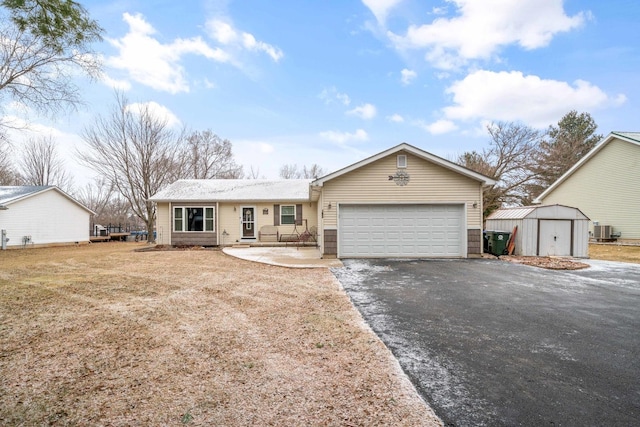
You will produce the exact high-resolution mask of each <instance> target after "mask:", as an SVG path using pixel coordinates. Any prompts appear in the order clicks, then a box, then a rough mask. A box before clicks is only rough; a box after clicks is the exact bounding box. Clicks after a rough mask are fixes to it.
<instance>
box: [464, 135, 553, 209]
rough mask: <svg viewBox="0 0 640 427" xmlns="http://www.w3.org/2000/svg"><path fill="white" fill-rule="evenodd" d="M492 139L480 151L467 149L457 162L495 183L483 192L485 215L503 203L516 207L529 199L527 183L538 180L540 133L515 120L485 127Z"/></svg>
mask: <svg viewBox="0 0 640 427" xmlns="http://www.w3.org/2000/svg"><path fill="white" fill-rule="evenodd" d="M487 130H488V132H489V135H490V136H491V141H490V145H489V148H487V149H484V150H482V152H480V153H478V152H475V151H473V152H467V153H464V154H462V155H461V156H459V158H458V159H457V163H459V164H461V165H463V166H465V167H467V168H469V169H471V170H474V171H476V172H478V173H481V174H483V175H486V176H489V177H492V178H494V179H496V180H497V181H498V183H497V184H496V185H495V186H493V187H492V188H490V189H488V190H485V192H484V200H483V204H484V212H483V214H484V215H485V217H486V216H487V215H489V214H491V212H493V211H494V210H496V209H499V208H500V207H502V206H503V205H509V206H519V205H523V204H529V203H530V202H531V200H532V197H533V196H532V194H531V193H530V191H529V190H530V186H531V185H532V184H534V183H535V182H536V180H537V175H536V173H535V172H534V171H533V169H534V166H535V159H536V157H537V152H538V144H539V140H540V132H539V131H537V130H535V129H532V128H530V127H527V126H524V125H521V124H517V123H504V122H498V123H492V124H490V125H488V126H487Z"/></svg>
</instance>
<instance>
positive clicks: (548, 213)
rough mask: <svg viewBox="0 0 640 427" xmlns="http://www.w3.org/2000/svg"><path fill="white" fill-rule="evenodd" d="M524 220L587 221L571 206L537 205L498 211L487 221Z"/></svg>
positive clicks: (584, 216) (578, 210)
mask: <svg viewBox="0 0 640 427" xmlns="http://www.w3.org/2000/svg"><path fill="white" fill-rule="evenodd" d="M526 218H554V219H584V220H588V219H589V217H587V216H586V215H585V214H584V213H582V211H581V210H580V209H578V208H574V207H571V206H564V205H539V206H518V207H513V208H502V209H498V210H496V211H494V212H493V213H492V214H491V215H489V216H488V217H487V220H491V219H526Z"/></svg>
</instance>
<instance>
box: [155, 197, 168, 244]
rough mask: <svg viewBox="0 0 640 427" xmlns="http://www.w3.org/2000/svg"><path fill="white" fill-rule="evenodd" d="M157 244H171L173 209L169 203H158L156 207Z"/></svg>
mask: <svg viewBox="0 0 640 427" xmlns="http://www.w3.org/2000/svg"><path fill="white" fill-rule="evenodd" d="M156 243H157V244H159V245H170V244H171V208H170V204H169V203H158V204H157V206H156Z"/></svg>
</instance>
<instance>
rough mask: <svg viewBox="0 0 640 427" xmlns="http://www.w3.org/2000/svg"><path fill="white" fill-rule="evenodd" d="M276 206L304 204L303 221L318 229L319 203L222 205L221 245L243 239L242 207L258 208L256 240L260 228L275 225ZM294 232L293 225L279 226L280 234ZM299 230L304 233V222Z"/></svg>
mask: <svg viewBox="0 0 640 427" xmlns="http://www.w3.org/2000/svg"><path fill="white" fill-rule="evenodd" d="M274 204H278V205H296V204H302V219H303V220H305V219H306V220H307V227H309V228H310V227H313V226H315V227H317V226H318V214H317V209H318V205H317V203H315V202H314V203H310V202H300V201H297V202H287V201H284V202H277V203H274V202H270V203H240V202H237V203H220V204H219V208H218V215H219V216H218V219H219V222H220V227H219V228H220V229H219V230H218V232H219V236H220V237H219V239H220V244H223V245H229V244H233V243H235V242H238V241H240V239H241V227H242V223H241V218H240V212H241V210H240V208H241V207H242V206H248V207H255V208H256V211H255V212H256V218H255V220H256V233H255V236H256V239H257V238H258V232H259V231H260V227H262V226H263V225H273V205H274ZM234 207H235V208H236V210H235V211H234V210H233V208H234ZM265 209H267V211H268V213H267V214H266V215H265V214H264V213H263V211H264V210H265ZM225 230H226V232H227V233H228V235H227V236H225V237H224V242H223V236H222V233H223V232H224V231H225ZM293 230H294V226H293V225H280V226H278V231H279V233H280V234H289V233H292V232H293ZM297 230H298V232H299V233H301V232H303V231H304V230H305V224H304V221H303V224H302V225H299V226H297Z"/></svg>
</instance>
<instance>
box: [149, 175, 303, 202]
mask: <svg viewBox="0 0 640 427" xmlns="http://www.w3.org/2000/svg"><path fill="white" fill-rule="evenodd" d="M310 183H311V180H310V179H280V180H264V179H181V180H178V181H176V182H174V183H173V184H171V185H170V186H168V187H167V188H165V189H163V190H161V191H159V192H158V193H156V194H154V195H153V196H151V197H150V198H149V200H151V201H154V202H204V201H220V202H231V201H235V202H261V201H262V202H266V201H290V202H294V201H303V202H304V201H309V200H311V195H310V194H311V193H310V188H309V184H310Z"/></svg>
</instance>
